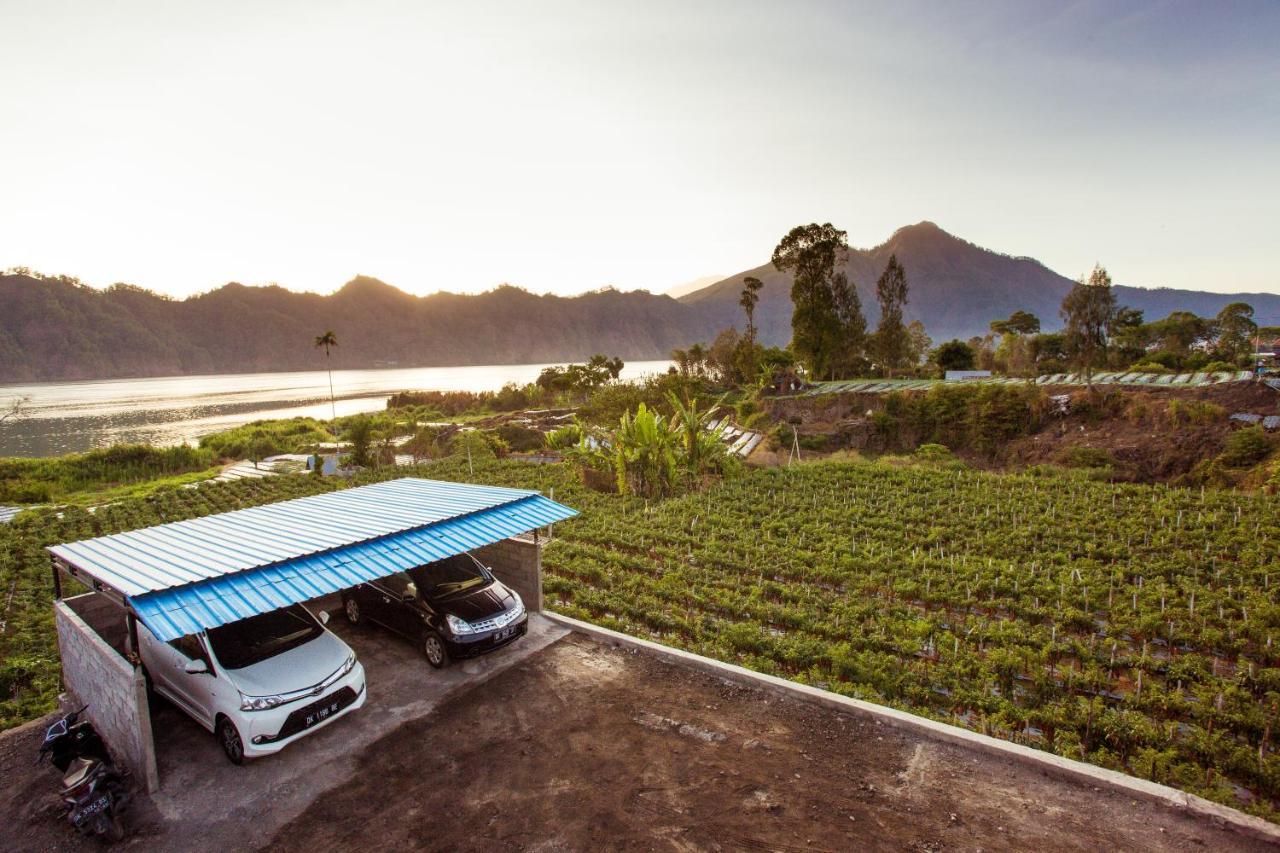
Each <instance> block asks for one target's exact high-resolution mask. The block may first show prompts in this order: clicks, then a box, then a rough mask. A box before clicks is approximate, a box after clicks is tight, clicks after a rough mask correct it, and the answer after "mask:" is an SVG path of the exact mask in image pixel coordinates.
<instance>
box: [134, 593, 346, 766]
mask: <svg viewBox="0 0 1280 853" xmlns="http://www.w3.org/2000/svg"><path fill="white" fill-rule="evenodd" d="M323 615H324V616H325V620H326V621H328V616H327V614H323ZM138 645H139V646H140V648H139V650H138V651H139V653H140V654H141V657H142V663H143V667H144V672H145V673H146V675H147V681H148V684H149V685H150V686H151V687H152V689H153V690H155V692H157V693H159V694H160V695H162V696H164V697H165V698H166V699H168V700H169V701H171V702H173V703H174V704H175V705H177V706H178V707H179V708H181V709H182V710H183V711H185V712H186V713H187V714H188V715H190V716H191V717H192V718H193V719H194V720H195V721H196V722H198V723H200V725H202V726H204V727H205V728H206V729H208V730H209V731H211V732H213V733H214V734H215V735H217V738H218V743H219V745H221V747H222V751H223V752H225V753H226V754H227V758H229V759H231V761H232V762H233V763H235V764H242V763H243V762H244V760H245V759H246V758H257V757H259V756H263V755H270V754H271V753H273V752H279V751H280V750H281V749H283V748H284V747H285V746H287V745H288V744H290V743H292V742H293V741H295V740H297V739H298V738H300V737H304V736H305V735H307V734H308V733H310V732H313V731H315V730H316V729H318V728H320V727H321V726H325V725H328V724H329V723H331V722H333V721H334V720H336V719H337V718H338V717H341V716H343V715H344V714H347V713H350V712H351V711H354V710H356V709H357V708H359V707H360V706H361V705H363V704H364V700H365V696H366V694H365V682H364V667H363V666H361V665H360V662H359V661H358V660H356V655H355V652H353V651H352V650H351V647H350V646H348V645H347V644H346V643H344V642H343V641H342V640H341V639H339V638H338V637H337V636H336V635H335V634H334V633H333V632H332V631H330V630H329V629H327V628H325V627H324V625H323V624H322V623H321V622H320V621H318V620H317V619H316V618H315V617H314V616H312V615H311V613H310V612H309V611H308V610H307V609H306V608H305V607H302V606H301V605H297V604H295V605H292V606H290V607H286V608H284V609H282V610H273V611H271V612H269V613H263V614H261V615H258V616H251V617H249V618H248V619H242V620H240V621H239V622H233V623H231V624H230V625H223V626H222V627H220V628H210V629H209V630H208V631H202V632H201V633H199V634H190V635H188V636H185V637H179V638H178V639H176V640H174V641H173V642H170V643H162V642H161V641H159V640H157V639H156V638H155V636H154V635H153V634H152V633H151V632H150V631H149V630H147V628H146V626H144V625H142V624H141V623H139V627H138Z"/></svg>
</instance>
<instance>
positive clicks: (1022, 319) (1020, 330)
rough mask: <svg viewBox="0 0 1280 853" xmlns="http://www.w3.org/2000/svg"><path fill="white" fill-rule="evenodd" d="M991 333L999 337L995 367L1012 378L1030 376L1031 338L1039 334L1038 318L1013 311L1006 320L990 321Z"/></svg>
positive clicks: (1031, 365)
mask: <svg viewBox="0 0 1280 853" xmlns="http://www.w3.org/2000/svg"><path fill="white" fill-rule="evenodd" d="M991 331H992V332H994V333H995V334H997V335H999V336H1000V346H999V347H998V348H997V349H996V354H995V357H996V362H997V365H998V366H1002V367H1003V368H1004V370H1005V371H1007V372H1008V373H1009V374H1010V375H1012V376H1020V375H1023V374H1030V373H1031V372H1032V370H1033V368H1034V366H1035V356H1034V354H1033V351H1032V350H1033V348H1032V346H1031V336H1032V335H1035V334H1038V333H1039V332H1040V318H1039V317H1037V316H1036V315H1035V314H1032V313H1030V312H1028V311H1014V312H1013V313H1012V314H1010V315H1009V319H1007V320H992V321H991Z"/></svg>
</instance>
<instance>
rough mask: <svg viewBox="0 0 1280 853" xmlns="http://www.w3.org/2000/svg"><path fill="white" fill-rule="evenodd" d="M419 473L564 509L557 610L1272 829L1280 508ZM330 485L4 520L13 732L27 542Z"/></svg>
mask: <svg viewBox="0 0 1280 853" xmlns="http://www.w3.org/2000/svg"><path fill="white" fill-rule="evenodd" d="M411 471H412V472H413V473H417V474H418V475H420V476H429V477H436V478H447V479H474V480H476V481H483V482H491V483H495V484H500V485H513V486H524V487H530V488H540V489H542V490H543V491H544V492H550V491H551V490H554V496H555V498H556V499H557V500H560V501H562V502H565V503H568V504H570V505H572V506H574V507H576V508H578V509H580V510H582V516H581V517H580V518H578V519H575V520H574V521H571V522H567V523H565V524H563V525H558V526H557V527H556V530H555V537H554V540H553V542H552V543H551V545H549V546H548V548H547V551H546V553H545V558H544V566H545V570H546V575H547V577H546V582H545V583H546V591H547V596H548V604H549V606H550V607H551V608H552V609H555V610H559V611H561V612H565V613H567V614H569V615H573V616H577V617H580V618H585V619H588V620H591V621H595V622H597V623H600V624H603V625H606V626H608V627H613V628H617V629H620V630H624V631H627V632H630V633H633V634H636V635H639V636H645V637H650V638H654V639H657V640H660V641H662V642H665V643H668V644H671V645H674V646H679V647H682V648H686V649H689V650H692V651H696V652H699V653H701V654H705V655H710V656H713V657H717V658H720V659H722V660H727V661H732V662H736V663H741V664H744V665H746V666H750V667H753V668H755V669H758V670H762V671H766V672H772V673H776V674H781V675H785V676H787V677H791V678H794V679H797V680H800V681H804V682H808V683H813V684H819V685H822V686H824V687H827V688H828V689H831V690H835V691H839V692H841V693H846V694H849V695H855V696H859V697H862V698H868V699H872V700H875V701H880V702H884V703H887V704H891V705H894V706H897V707H902V708H907V709H910V710H912V711H914V712H916V713H920V714H924V715H927V716H931V717H935V718H939V719H943V720H948V721H951V722H954V723H956V724H959V725H965V726H969V727H971V728H975V729H978V730H981V731H985V732H988V733H990V734H994V735H997V736H1000V737H1005V738H1010V739H1013V740H1016V741H1019V742H1022V743H1027V744H1031V745H1034V746H1037V747H1040V748H1044V749H1049V750H1052V751H1054V752H1057V753H1060V754H1063V755H1067V756H1070V757H1074V758H1081V759H1083V760H1086V761H1091V762H1094V763H1097V764H1102V765H1105V766H1110V767H1116V768H1122V769H1125V770H1127V771H1128V772H1131V773H1134V774H1136V775H1139V776H1143V777H1145V778H1150V779H1154V780H1156V781H1159V782H1164V783H1166V784H1171V785H1175V786H1177V787H1181V788H1183V789H1185V790H1188V791H1192V792H1195V793H1198V794H1201V795H1204V796H1208V797H1210V798H1212V799H1215V800H1218V801H1221V802H1226V803H1229V804H1232V805H1236V806H1238V807H1241V808H1244V809H1245V810H1247V811H1251V812H1253V813H1257V814H1261V815H1263V816H1266V817H1269V818H1271V819H1276V811H1275V809H1276V806H1277V803H1278V802H1280V757H1277V755H1276V753H1275V748H1274V739H1275V731H1276V729H1277V722H1278V721H1280V650H1278V649H1277V647H1276V645H1275V640H1276V635H1277V634H1280V605H1278V604H1277V601H1276V599H1277V596H1276V591H1275V590H1273V589H1272V588H1271V575H1273V574H1275V575H1277V577H1278V579H1280V558H1278V555H1280V513H1277V508H1278V507H1277V502H1276V499H1275V498H1268V497H1252V496H1246V495H1240V494H1235V493H1228V492H1215V491H1191V490H1179V489H1170V488H1165V487H1160V486H1154V487H1152V486H1117V485H1108V484H1105V483H1099V482H1094V481H1090V480H1085V479H1074V478H1067V477H1064V476H1031V475H997V474H988V473H982V472H976V471H971V470H968V469H964V468H962V467H959V466H954V465H946V466H939V467H894V466H890V465H886V464H874V463H849V464H832V463H825V464H813V465H801V466H795V467H793V468H789V469H773V470H749V471H748V472H746V473H744V474H742V475H741V476H739V477H737V478H735V479H733V480H730V481H727V482H723V483H720V484H718V485H715V486H712V487H710V488H708V489H707V490H705V491H703V492H701V493H698V494H693V495H688V496H685V497H680V498H673V499H669V500H666V501H663V502H655V503H647V502H645V501H643V500H639V499H634V498H629V499H623V498H618V497H616V496H611V495H604V494H600V493H597V492H592V491H588V490H586V489H584V488H583V487H582V486H581V485H580V484H579V483H578V480H577V476H576V473H575V472H574V471H573V470H572V469H571V468H569V467H568V466H565V465H533V464H529V463H523V462H509V461H501V462H490V463H482V464H477V465H476V468H475V474H474V476H473V477H470V476H469V475H468V473H467V467H466V462H465V461H463V462H461V463H451V462H444V463H436V464H434V465H430V466H423V467H421V468H419V469H416V470H415V469H400V470H398V471H394V472H389V473H388V474H387V475H386V476H399V475H403V474H405V473H409V472H411ZM379 476H380V475H379ZM367 479H368V478H365V479H361V480H358V481H357V482H366V481H367ZM333 487H334V484H333V483H332V481H323V482H319V481H316V480H314V479H312V478H308V477H296V476H282V477H275V478H271V479H270V480H260V481H253V482H238V483H222V484H214V485H208V486H203V487H201V488H199V489H188V490H174V491H173V492H167V493H164V494H161V495H155V496H152V497H150V498H147V499H145V500H139V501H133V502H126V503H123V504H119V505H116V506H112V507H109V508H106V509H104V510H102V511H100V512H99V513H97V514H94V515H90V514H88V513H84V512H82V511H78V510H71V511H69V512H67V513H66V514H65V515H64V516H63V517H62V518H57V517H55V516H54V515H53V514H52V513H48V512H46V513H45V514H43V515H40V514H32V513H29V514H26V515H24V516H21V517H19V518H18V519H17V520H16V521H15V523H14V524H13V525H11V526H10V528H9V529H5V530H3V531H0V553H2V554H3V555H4V556H3V558H2V559H3V560H4V562H3V563H0V584H3V585H2V586H0V589H3V590H4V591H6V592H7V593H8V598H7V600H5V602H4V606H5V611H4V617H3V618H4V619H5V621H6V624H5V630H4V633H3V634H0V656H3V660H4V662H3V664H0V673H3V678H4V681H3V683H2V684H0V687H3V688H4V692H3V693H0V696H5V697H8V698H7V699H5V700H4V702H3V704H2V705H0V708H3V710H4V714H5V722H6V723H7V724H12V723H14V722H17V721H19V720H21V719H24V718H26V717H30V716H32V715H33V714H35V713H37V712H39V711H41V710H43V709H44V708H46V707H48V704H49V702H50V701H51V700H52V697H53V694H54V692H55V691H56V669H55V668H54V667H55V666H56V663H55V661H54V655H55V649H54V644H53V638H52V629H51V626H50V624H49V622H50V620H49V618H48V615H47V614H48V606H47V604H48V596H49V589H48V587H49V581H48V577H49V571H48V564H47V561H46V560H45V556H44V554H43V551H42V550H41V547H42V546H43V545H44V544H47V543H50V542H56V541H63V540H66V539H74V538H81V537H84V536H91V535H96V534H98V533H106V532H111V531H114V530H120V529H127V528H129V527H137V526H142V525H145V524H151V523H156V522H160V521H169V520H174V519H176V518H183V517H190V516H193V515H199V514H203V513H207V512H214V511H219V510H224V509H234V508H236V507H238V506H246V505H249V504H253V503H262V502H265V501H267V500H276V499H282V498H287V497H293V496H296V495H298V494H303V493H308V492H311V491H315V490H319V489H328V488H333Z"/></svg>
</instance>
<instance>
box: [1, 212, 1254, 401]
mask: <svg viewBox="0 0 1280 853" xmlns="http://www.w3.org/2000/svg"><path fill="white" fill-rule="evenodd" d="M767 249H768V247H762V252H761V254H762V255H763V254H765V251H766V250H767ZM891 255H896V256H897V258H898V260H899V261H900V262H901V263H902V265H903V266H904V267H905V269H906V274H907V279H908V282H909V284H910V294H909V298H908V302H907V305H906V310H905V312H904V315H905V320H906V322H908V323H909V322H911V321H912V320H917V319H918V320H922V321H923V322H924V324H925V328H926V330H927V331H928V333H929V335H930V336H932V338H933V340H934V341H937V342H940V341H943V340H946V339H948V338H953V337H958V338H968V337H969V336H971V335H975V334H983V333H985V332H986V331H987V327H988V324H989V323H990V322H991V321H992V320H994V319H998V318H1003V317H1008V316H1009V315H1010V314H1012V313H1013V312H1014V311H1018V310H1022V311H1030V312H1031V313H1033V314H1035V315H1036V316H1038V317H1039V318H1040V320H1041V321H1042V323H1043V324H1044V328H1045V330H1046V331H1048V330H1052V329H1055V328H1057V327H1059V326H1060V321H1059V316H1058V308H1059V306H1060V305H1061V303H1062V298H1063V296H1065V295H1066V293H1067V291H1068V290H1070V288H1071V284H1072V282H1071V280H1070V279H1068V278H1065V277H1064V276H1061V275H1059V274H1058V273H1056V272H1054V271H1053V270H1050V269H1049V268H1047V267H1046V266H1044V265H1043V264H1041V263H1040V262H1039V261H1036V260H1034V259H1031V258H1018V257H1011V256H1009V255H1003V254H1000V253H998V252H993V251H990V250H988V249H984V248H981V247H979V246H975V245H973V244H972V243H968V242H965V241H964V240H961V239H959V238H957V237H954V236H952V235H951V234H948V233H947V232H946V231H943V230H942V229H941V228H939V227H938V226H937V225H934V224H933V223H931V222H922V223H919V224H917V225H912V226H908V227H906V228H901V229H899V230H898V231H896V232H895V233H894V234H893V236H892V237H890V238H889V240H887V241H886V242H885V243H883V244H881V245H879V246H877V247H875V248H874V249H865V250H862V249H854V250H851V251H850V252H849V257H848V261H847V263H846V269H845V271H846V273H847V274H848V276H849V279H850V280H851V281H853V282H854V283H856V284H857V286H858V292H859V294H860V296H861V299H862V307H863V311H864V313H865V314H866V315H867V319H868V320H869V321H870V322H871V323H872V324H874V323H875V321H876V319H877V317H878V308H877V305H876V299H875V281H876V279H877V278H878V277H879V276H880V273H881V272H882V271H883V270H884V267H885V264H886V263H887V261H888V259H889V257H890V256H891ZM746 275H754V276H756V277H758V278H760V279H761V280H762V281H763V282H764V289H763V290H762V291H761V293H760V302H759V304H758V305H757V306H756V309H755V322H756V324H757V326H758V328H759V330H760V339H761V341H762V342H764V343H766V344H772V345H779V346H782V345H785V344H786V343H787V342H788V341H789V340H790V338H791V298H790V290H791V277H790V275H789V274H786V273H780V272H778V271H777V270H775V269H774V268H773V266H772V265H771V264H765V265H764V266H761V267H757V268H755V269H753V270H746V271H744V272H742V273H740V274H738V275H735V276H731V277H729V278H726V279H724V280H723V281H720V282H718V283H716V284H712V285H711V286H709V287H705V288H703V289H701V290H698V291H695V292H693V293H688V294H686V295H684V296H682V297H680V299H679V300H676V299H673V298H671V297H670V296H665V295H661V296H659V295H654V294H652V293H649V292H647V291H644V290H637V291H632V292H629V293H623V292H620V291H616V290H607V289H606V290H601V291H595V292H592V293H586V294H583V295H581V296H573V297H562V296H538V295H536V294H532V293H529V292H528V291H525V290H521V289H519V288H516V287H510V286H502V287H499V288H497V289H495V290H491V291H489V292H487V293H481V294H478V295H458V294H452V293H443V292H442V293H436V294H433V295H431V296H412V295H410V294H408V293H405V292H403V291H401V290H398V289H396V288H395V287H392V286H391V285H388V284H384V283H383V282H381V281H378V280H377V279H374V278H368V277H363V276H361V277H357V278H355V279H353V280H352V281H350V282H348V283H347V285H346V286H345V287H343V288H342V289H341V290H339V291H338V292H337V293H334V294H332V295H327V296H321V295H319V294H314V293H295V292H293V291H289V290H285V289H284V288H282V287H277V286H269V287H246V286H244V285H241V284H235V283H232V284H227V285H224V286H222V287H219V288H218V289H216V290H213V291H210V292H208V293H204V294H201V295H199V296H193V297H191V298H189V299H185V300H174V299H168V298H166V297H163V296H160V295H158V294H155V293H152V292H150V291H146V290H143V289H141V288H137V287H132V286H129V285H115V286H113V287H110V288H107V289H106V290H97V289H94V288H90V287H87V286H85V285H82V284H80V283H78V282H76V281H75V280H73V279H66V278H41V277H37V276H31V275H0V382H6V381H8V382H21V381H39V380H51V379H106V378H119V377H131V376H162V375H180V374H200V373H242V372H259V371H277V370H308V369H315V368H318V367H320V366H321V362H320V360H318V359H317V358H316V353H315V351H314V349H313V347H312V346H311V342H312V340H313V338H314V337H315V335H316V334H318V333H319V332H321V331H324V330H325V329H333V330H334V331H335V332H336V333H337V335H338V340H339V341H340V344H341V345H340V347H339V349H338V351H337V352H338V355H337V360H336V362H335V364H336V365H337V366H340V367H346V368H361V367H385V366H399V367H420V366H427V365H440V366H447V365H463V364H517V363H534V362H554V361H570V360H574V359H583V358H586V357H588V356H590V355H592V354H593V353H597V352H601V353H608V354H610V355H618V356H621V357H622V358H624V359H628V360H634V359H647V358H665V357H667V355H668V354H669V353H670V352H671V350H672V349H674V348H676V347H686V346H688V345H689V344H691V343H696V342H704V343H709V342H710V341H711V340H712V339H713V338H714V337H715V335H716V333H717V332H718V331H720V330H721V329H723V328H725V327H727V326H737V327H738V328H739V329H741V328H743V325H744V324H743V313H742V308H741V306H740V305H739V298H740V296H741V291H742V279H743V277H744V276H746ZM1115 291H1116V297H1117V299H1118V301H1119V302H1120V304H1122V305H1128V306H1131V307H1133V308H1138V309H1141V310H1143V311H1145V312H1146V315H1147V319H1148V320H1156V319H1160V318H1162V317H1165V316H1167V315H1168V314H1169V313H1170V312H1171V311H1175V310H1187V311H1191V312H1193V313H1195V314H1199V315H1201V316H1212V315H1214V314H1216V313H1217V312H1218V311H1219V309H1221V308H1222V306H1224V305H1226V304H1227V303H1229V302H1233V301H1237V300H1243V301H1245V302H1248V303H1249V304H1251V305H1252V306H1253V307H1254V308H1255V309H1256V313H1257V316H1259V317H1264V318H1265V317H1272V316H1278V315H1280V294H1259V293H1245V294H1225V293H1206V292H1199V291H1186V290H1170V289H1167V288H1165V289H1157V290H1147V289H1143V288H1136V287H1116V288H1115Z"/></svg>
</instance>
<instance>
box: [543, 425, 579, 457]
mask: <svg viewBox="0 0 1280 853" xmlns="http://www.w3.org/2000/svg"><path fill="white" fill-rule="evenodd" d="M542 438H543V441H544V442H545V443H546V445H547V447H549V448H551V449H552V450H568V449H569V448H570V447H574V446H575V445H577V444H578V442H580V441H582V427H580V426H578V425H577V424H576V423H572V424H565V425H564V426H562V427H559V428H558V429H554V430H552V431H551V432H549V433H547V434H546V435H544V436H543V437H542Z"/></svg>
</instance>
